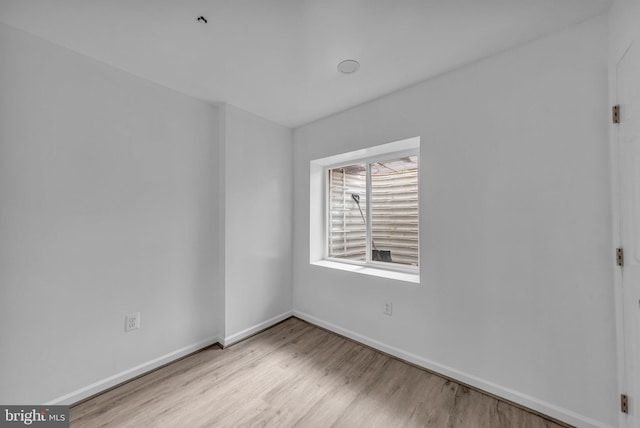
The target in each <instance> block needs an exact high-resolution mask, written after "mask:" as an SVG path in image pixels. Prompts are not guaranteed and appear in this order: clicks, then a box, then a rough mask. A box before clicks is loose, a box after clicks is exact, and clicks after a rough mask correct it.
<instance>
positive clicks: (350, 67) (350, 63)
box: [338, 59, 360, 74]
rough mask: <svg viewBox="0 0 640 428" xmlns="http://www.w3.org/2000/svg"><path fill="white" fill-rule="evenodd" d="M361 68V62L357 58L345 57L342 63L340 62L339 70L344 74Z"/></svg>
mask: <svg viewBox="0 0 640 428" xmlns="http://www.w3.org/2000/svg"><path fill="white" fill-rule="evenodd" d="M359 68H360V63H359V62H358V61H356V60H355V59H345V60H344V61H342V62H341V63H340V64H338V71H339V72H340V73H343V74H351V73H355V72H356V71H358V69H359Z"/></svg>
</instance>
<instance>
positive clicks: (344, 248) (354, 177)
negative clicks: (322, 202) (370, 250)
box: [328, 163, 367, 262]
mask: <svg viewBox="0 0 640 428" xmlns="http://www.w3.org/2000/svg"><path fill="white" fill-rule="evenodd" d="M366 193H367V168H366V164H364V163H360V164H355V165H349V166H345V167H340V168H333V169H330V170H329V201H328V202H329V210H328V211H329V225H328V229H329V236H328V239H329V242H328V255H329V257H336V258H340V259H346V260H354V261H361V262H366V261H367V257H366V252H367V228H366V218H367V211H366V207H367V201H366V200H367V198H366Z"/></svg>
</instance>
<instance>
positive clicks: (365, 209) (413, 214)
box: [326, 150, 419, 270]
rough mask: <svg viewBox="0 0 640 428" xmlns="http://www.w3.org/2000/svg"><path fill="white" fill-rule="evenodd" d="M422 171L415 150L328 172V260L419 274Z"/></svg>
mask: <svg viewBox="0 0 640 428" xmlns="http://www.w3.org/2000/svg"><path fill="white" fill-rule="evenodd" d="M418 171H419V161H418V152H417V151H416V150H413V151H404V152H396V153H391V154H385V155H382V156H376V157H370V158H367V159H364V160H359V161H357V162H353V163H348V164H346V165H338V166H328V167H326V180H327V185H326V189H327V191H326V198H327V201H326V203H327V210H326V212H327V219H326V221H327V227H326V230H327V238H326V239H327V240H326V257H327V258H328V259H333V260H340V261H345V262H348V263H355V264H365V265H371V266H376V267H381V268H394V269H395V268H405V269H414V270H415V269H417V268H418V266H419V216H418V209H419V203H418V194H419V192H418Z"/></svg>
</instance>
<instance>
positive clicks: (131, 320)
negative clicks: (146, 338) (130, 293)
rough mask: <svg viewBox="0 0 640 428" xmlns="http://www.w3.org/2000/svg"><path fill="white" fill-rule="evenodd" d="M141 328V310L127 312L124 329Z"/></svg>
mask: <svg viewBox="0 0 640 428" xmlns="http://www.w3.org/2000/svg"><path fill="white" fill-rule="evenodd" d="M139 328H140V312H136V313H134V314H127V316H125V317H124V331H131V330H137V329H139Z"/></svg>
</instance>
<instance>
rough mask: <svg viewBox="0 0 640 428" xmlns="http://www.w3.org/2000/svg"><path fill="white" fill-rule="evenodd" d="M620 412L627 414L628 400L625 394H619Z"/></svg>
mask: <svg viewBox="0 0 640 428" xmlns="http://www.w3.org/2000/svg"><path fill="white" fill-rule="evenodd" d="M620 411H621V412H622V413H629V398H628V397H627V395H626V394H620Z"/></svg>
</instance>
